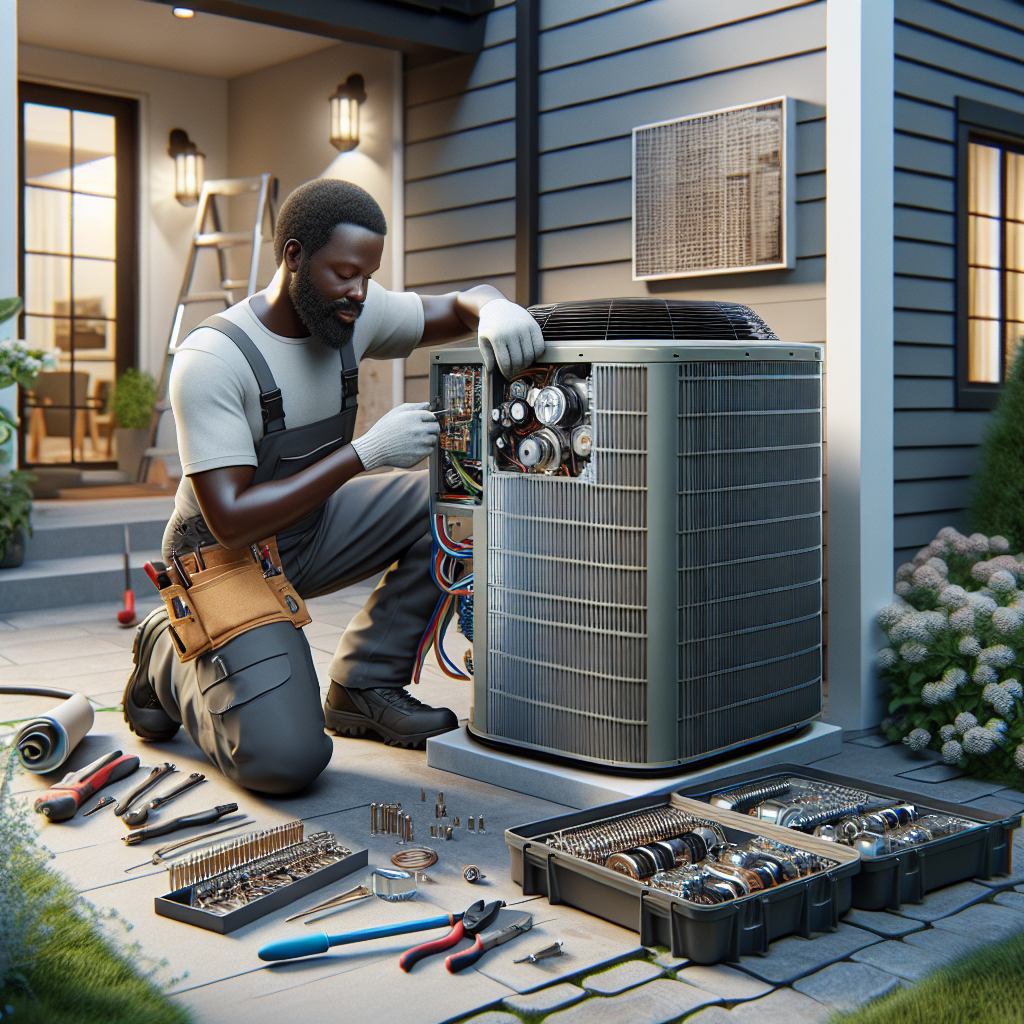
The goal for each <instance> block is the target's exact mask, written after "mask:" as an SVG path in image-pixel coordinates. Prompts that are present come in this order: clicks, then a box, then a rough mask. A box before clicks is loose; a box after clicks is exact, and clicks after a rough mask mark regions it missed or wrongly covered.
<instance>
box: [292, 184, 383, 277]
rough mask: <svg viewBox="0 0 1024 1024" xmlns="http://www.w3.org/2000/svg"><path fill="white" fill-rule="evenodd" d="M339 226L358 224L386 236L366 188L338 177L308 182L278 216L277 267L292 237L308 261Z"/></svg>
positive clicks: (381, 218) (294, 193)
mask: <svg viewBox="0 0 1024 1024" xmlns="http://www.w3.org/2000/svg"><path fill="white" fill-rule="evenodd" d="M339 224H357V225H358V226H359V227H361V228H366V230H367V231H372V232H374V233H375V234H378V235H386V234H387V233H388V225H387V221H386V220H385V219H384V213H383V211H382V210H381V208H380V206H378V205H377V200H376V199H374V198H373V196H371V195H370V193H369V192H367V191H366V189H362V188H360V187H359V186H358V185H354V184H353V183H352V182H351V181H339V180H338V179H337V178H317V179H316V180H314V181H307V182H306V184H305V185H300V186H299V187H298V188H297V189H296V190H295V191H294V192H293V193H292V194H291V195H290V196H289V197H288V198H287V199H286V200H285V201H284V204H283V205H282V207H281V212H280V213H279V214H278V215H277V230H276V231H275V232H274V259H275V260H276V261H277V263H278V264H280V262H281V260H282V258H283V257H284V247H285V245H286V244H287V243H288V241H289V240H290V239H292V238H294V239H296V240H297V241H298V242H300V243H301V245H302V249H303V252H304V253H305V255H306V257H307V258H309V257H310V256H312V255H313V253H315V252H317V251H318V250H319V249H322V248H323V247H324V246H325V245H326V244H327V242H328V240H329V239H330V237H331V233H332V232H333V231H334V229H335V227H337V226H338V225H339Z"/></svg>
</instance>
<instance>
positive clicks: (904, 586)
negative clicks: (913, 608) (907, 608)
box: [893, 580, 914, 597]
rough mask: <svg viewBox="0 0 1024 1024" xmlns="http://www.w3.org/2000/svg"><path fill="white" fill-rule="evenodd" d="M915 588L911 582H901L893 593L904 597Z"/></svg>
mask: <svg viewBox="0 0 1024 1024" xmlns="http://www.w3.org/2000/svg"><path fill="white" fill-rule="evenodd" d="M913 589H914V588H913V587H912V586H911V585H910V581H909V580H900V581H899V583H897V584H896V586H895V587H894V588H893V593H895V594H896V595H897V596H899V597H904V596H906V595H907V594H909V593H910V592H911V591H912V590H913Z"/></svg>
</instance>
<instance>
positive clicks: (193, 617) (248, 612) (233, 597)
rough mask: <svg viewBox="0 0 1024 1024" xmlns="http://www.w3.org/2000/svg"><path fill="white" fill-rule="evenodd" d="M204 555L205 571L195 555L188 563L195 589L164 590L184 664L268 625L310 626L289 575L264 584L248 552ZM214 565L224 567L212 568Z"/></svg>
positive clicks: (187, 566) (172, 630)
mask: <svg viewBox="0 0 1024 1024" xmlns="http://www.w3.org/2000/svg"><path fill="white" fill-rule="evenodd" d="M203 554H204V557H205V558H206V560H207V564H208V566H209V567H208V568H206V569H200V570H198V571H194V569H195V560H194V557H193V556H189V557H188V559H183V561H184V562H185V567H186V570H187V571H188V573H189V575H190V576H191V577H192V586H191V587H188V588H185V587H183V586H181V585H180V584H177V583H175V584H172V585H171V586H169V587H164V588H163V590H161V591H160V596H161V597H162V598H163V600H164V604H165V605H166V606H167V611H168V614H169V615H170V620H171V621H170V631H171V639H172V640H173V642H174V645H175V649H176V651H177V654H178V659H179V660H180V661H191V660H192V659H193V658H195V657H197V656H198V655H200V654H202V653H203V652H204V651H212V650H216V649H217V648H218V647H221V646H223V645H224V644H226V643H227V642H228V641H229V640H231V639H232V638H234V637H236V636H238V635H239V634H240V633H245V632H247V631H248V630H250V629H255V628H256V627H257V626H264V625H266V624H267V623H268V622H290V623H292V625H293V626H295V628H296V629H298V628H299V627H300V626H304V625H306V623H307V622H310V621H311V619H310V617H309V614H308V612H307V611H306V606H305V603H304V602H303V600H302V598H301V597H299V595H298V594H297V593H296V592H295V588H294V587H293V586H292V585H291V584H290V583H289V582H288V579H287V577H286V576H285V575H284V573H280V574H279V575H277V576H271V577H269V578H266V579H265V578H264V576H263V571H262V569H261V568H260V566H259V565H258V564H257V563H256V562H255V561H254V560H253V558H252V555H251V554H250V552H249V551H247V550H246V551H230V552H229V551H225V550H224V549H220V550H214V551H211V550H209V549H207V550H204V552H203ZM214 560H216V562H217V563H219V564H212V563H213V562H214ZM182 612H184V613H185V614H184V615H183V614H181V613H182Z"/></svg>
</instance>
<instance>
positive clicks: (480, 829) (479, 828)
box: [476, 814, 487, 836]
mask: <svg viewBox="0 0 1024 1024" xmlns="http://www.w3.org/2000/svg"><path fill="white" fill-rule="evenodd" d="M476 834H477V835H478V836H485V835H487V829H485V828H484V816H483V815H482V814H481V815H480V817H479V818H477V819H476Z"/></svg>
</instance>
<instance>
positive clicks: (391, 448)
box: [352, 402, 441, 470]
mask: <svg viewBox="0 0 1024 1024" xmlns="http://www.w3.org/2000/svg"><path fill="white" fill-rule="evenodd" d="M440 433H441V427H440V425H439V424H438V422H437V417H436V416H435V415H434V414H433V413H432V412H428V411H427V403H426V402H406V404H405V405H399V406H396V407H395V408H394V409H392V410H391V411H390V412H387V413H385V414H384V415H383V416H381V418H380V419H379V420H377V422H376V423H374V425H373V426H372V427H370V429H369V430H368V431H367V432H366V433H365V434H363V436H362V437H357V438H356V439H355V440H354V441H353V442H352V447H353V448H354V449H355V451H356V455H358V456H359V461H360V462H361V463H362V464H363V468H364V469H367V470H370V469H376V468H377V467H378V466H397V467H399V468H400V469H411V468H412V467H413V466H415V465H416V463H417V462H422V461H423V459H425V458H426V457H427V456H428V455H429V454H430V453H431V452H432V451H433V450H434V446H435V445H436V444H437V439H438V437H439V436H440Z"/></svg>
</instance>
